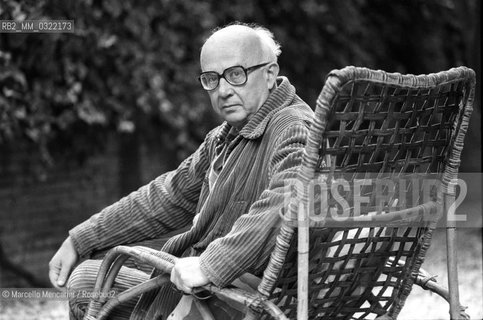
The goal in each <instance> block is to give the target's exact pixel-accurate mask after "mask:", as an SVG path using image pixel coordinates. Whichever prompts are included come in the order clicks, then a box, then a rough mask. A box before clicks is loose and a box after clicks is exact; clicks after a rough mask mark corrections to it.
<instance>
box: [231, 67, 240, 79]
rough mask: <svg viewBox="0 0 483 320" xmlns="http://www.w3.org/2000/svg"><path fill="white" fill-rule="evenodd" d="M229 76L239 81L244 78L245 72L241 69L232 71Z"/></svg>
mask: <svg viewBox="0 0 483 320" xmlns="http://www.w3.org/2000/svg"><path fill="white" fill-rule="evenodd" d="M228 76H229V77H230V78H231V79H239V78H241V77H243V70H240V69H234V70H230V73H229V74H228Z"/></svg>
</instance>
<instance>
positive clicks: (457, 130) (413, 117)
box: [259, 67, 475, 319]
mask: <svg viewBox="0 0 483 320" xmlns="http://www.w3.org/2000/svg"><path fill="white" fill-rule="evenodd" d="M474 81H475V75H474V72H473V71H472V70H471V69H468V68H465V67H460V68H454V69H451V70H449V71H445V72H440V73H437V74H430V75H421V76H414V75H401V74H397V73H392V74H391V73H386V72H383V71H373V70H369V69H366V68H356V67H347V68H344V69H342V70H335V71H332V72H331V73H330V74H329V76H328V78H327V81H326V84H325V86H324V89H323V90H322V92H321V94H320V96H319V99H318V101H317V109H316V116H315V119H314V123H313V125H312V127H311V132H310V136H309V141H308V144H307V146H306V154H305V157H304V159H303V163H302V168H301V170H300V174H299V179H300V180H301V181H302V182H303V183H302V185H307V184H308V183H309V182H310V181H311V180H312V179H315V178H316V177H322V179H323V180H324V181H328V182H329V183H330V182H331V181H334V179H337V178H338V177H342V176H343V177H344V178H345V179H347V178H348V177H350V178H349V179H350V180H354V179H362V178H367V177H368V176H369V174H371V176H372V177H373V176H374V174H377V175H378V177H380V178H381V179H387V180H391V181H398V180H400V179H403V178H405V177H407V175H409V174H411V175H425V174H428V173H438V174H440V175H442V178H441V180H442V187H443V191H444V192H443V195H441V194H439V196H438V197H435V198H432V199H431V200H432V201H431V204H430V206H432V204H433V203H434V206H435V207H438V206H441V205H442V204H443V201H444V199H443V197H444V196H445V195H446V194H447V193H448V182H449V181H450V180H451V179H453V178H456V176H457V172H458V167H459V162H460V160H459V158H460V153H461V150H462V147H463V139H464V135H465V133H466V130H467V126H468V122H469V117H470V115H471V111H472V100H473V95H474ZM404 187H405V189H404V190H403V191H404V192H405V193H409V194H412V193H413V189H414V188H415V187H416V185H413V184H411V183H409V184H408V185H405V186H404ZM299 191H300V193H299V194H303V196H302V199H301V203H302V204H307V203H308V201H312V200H309V195H308V194H307V191H306V190H299ZM362 192H363V194H365V195H367V196H369V198H370V201H369V203H367V204H366V205H364V206H362V207H361V213H362V214H368V213H371V212H377V213H381V212H384V211H387V210H388V209H389V208H391V207H392V206H394V205H397V201H398V196H397V195H398V193H396V194H395V195H394V196H392V197H391V198H390V199H389V200H388V201H387V203H384V204H383V205H381V204H380V203H377V202H376V198H375V196H374V195H375V190H374V188H373V187H371V186H368V187H367V188H365V189H363V191H362ZM418 195H419V193H417V192H416V193H414V197H415V198H416V199H411V201H413V202H414V203H417V204H421V203H422V200H423V199H419V197H418ZM345 196H346V198H347V200H348V202H349V204H350V206H351V208H352V206H353V203H352V202H351V201H350V199H352V196H353V194H352V193H351V192H348V193H347V194H346V195H345ZM331 201H332V202H331ZM319 205H320V204H319ZM328 205H329V207H330V206H335V203H334V199H330V198H329V199H328ZM291 210H293V211H296V210H298V209H297V206H294V207H292V208H291ZM351 215H353V212H352V213H351ZM291 216H292V217H296V216H297V214H296V213H295V212H292V214H291ZM415 219H416V220H417V219H420V217H418V216H416V217H415ZM418 221H419V225H418V227H414V225H411V224H408V225H407V226H404V225H387V224H386V225H385V226H383V225H382V224H381V223H377V219H376V220H375V222H376V223H375V224H374V226H367V225H365V226H364V227H360V228H353V227H352V228H327V227H324V224H323V223H319V224H318V225H316V226H315V227H313V228H311V229H310V233H309V234H310V248H309V257H310V262H309V318H310V319H351V318H352V319H362V318H364V319H365V318H371V317H372V318H374V317H376V316H381V315H384V314H386V315H388V316H389V317H392V318H393V319H395V318H396V317H397V315H398V313H399V311H400V309H401V308H402V306H403V305H404V301H405V299H406V297H407V295H408V294H409V292H410V290H411V287H412V285H413V280H412V277H411V276H415V275H416V274H417V273H418V270H419V267H420V265H421V263H422V262H423V260H424V256H425V253H426V250H427V248H428V247H429V244H430V240H431V232H432V229H433V228H434V223H435V221H424V222H423V221H422V220H418ZM413 222H414V220H413ZM295 225H296V224H294V223H290V222H289V223H287V224H286V225H284V226H283V228H282V232H281V233H280V235H279V237H278V239H277V244H276V249H275V251H274V253H273V254H272V259H271V261H270V263H269V266H268V268H267V270H266V272H265V274H264V278H263V280H262V283H261V284H260V286H259V292H260V294H261V295H262V296H264V297H267V298H270V299H273V301H275V302H276V303H277V304H278V305H279V306H280V308H281V309H282V310H284V311H285V314H286V315H287V316H288V317H289V318H292V319H295V318H296V307H297V252H296V245H295V243H296V238H297V237H296V236H295V234H296V233H297V232H296V230H295ZM299 230H301V229H299ZM401 262H404V263H402V264H401Z"/></svg>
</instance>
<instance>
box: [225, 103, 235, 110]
mask: <svg viewBox="0 0 483 320" xmlns="http://www.w3.org/2000/svg"><path fill="white" fill-rule="evenodd" d="M236 106H238V104H237V103H234V104H225V105H224V106H222V107H221V108H222V109H230V108H233V107H236Z"/></svg>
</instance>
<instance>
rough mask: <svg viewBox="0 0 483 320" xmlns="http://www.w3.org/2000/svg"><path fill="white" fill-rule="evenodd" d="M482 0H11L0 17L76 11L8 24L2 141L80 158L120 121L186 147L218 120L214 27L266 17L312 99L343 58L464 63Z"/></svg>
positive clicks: (391, 67)
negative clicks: (19, 30) (210, 82)
mask: <svg viewBox="0 0 483 320" xmlns="http://www.w3.org/2000/svg"><path fill="white" fill-rule="evenodd" d="M476 1H478V0H427V1H422V0H394V1H384V0H371V1H369V0H353V1H336V0H326V1H316V0H302V1H291V0H283V1H275V0H266V1H256V0H245V1H241V0H239V1H230V2H226V1H215V0H204V1H196V0H176V1H175V0H160V1H148V0H140V1H116V0H97V1H96V0H83V1H58V0H41V1H20V0H6V1H4V2H3V3H4V5H2V7H1V8H0V20H8V19H14V20H18V21H21V20H25V19H56V18H58V19H73V20H75V29H76V32H75V34H5V33H4V34H0V145H1V144H5V143H8V142H12V141H21V140H25V141H30V142H31V143H33V144H34V145H36V146H38V147H39V150H41V152H42V155H43V159H44V160H48V161H51V160H52V159H51V156H52V155H54V157H55V156H56V155H58V154H60V153H62V152H64V153H71V154H74V155H75V156H76V157H78V158H83V157H85V156H87V155H89V154H91V153H92V151H94V150H98V149H99V150H101V149H102V147H103V145H104V144H105V142H106V141H107V140H106V137H107V136H108V135H109V134H112V133H113V132H114V133H120V132H124V133H130V132H131V133H132V132H137V133H139V134H142V135H143V136H144V137H155V139H157V141H161V142H162V143H171V144H173V145H174V146H175V148H174V149H175V150H177V153H176V154H175V156H176V157H177V158H178V159H180V158H182V157H184V156H186V154H187V153H188V152H190V151H192V150H193V149H194V147H195V146H196V145H197V144H199V142H200V141H201V139H202V137H203V136H204V134H205V133H206V132H207V130H208V129H209V128H210V127H213V126H214V124H215V122H216V121H217V120H216V119H214V117H213V115H212V111H211V107H210V105H209V101H208V99H207V97H206V94H205V93H204V92H203V91H202V90H201V89H200V88H199V84H198V83H197V80H196V75H197V74H198V72H199V65H198V56H199V48H200V47H201V45H202V43H203V41H204V38H205V37H206V36H207V35H208V34H209V32H210V30H212V29H213V28H214V27H216V26H218V25H223V24H226V23H229V22H231V21H233V20H240V21H245V22H257V23H260V24H262V25H265V26H267V27H269V28H270V29H271V30H272V31H273V32H274V33H275V36H276V38H277V39H278V40H279V41H280V42H281V43H282V45H283V54H282V56H281V58H280V65H281V68H282V74H284V75H287V76H288V77H289V78H290V79H291V81H292V82H293V83H294V84H295V86H296V87H297V89H298V91H299V94H300V95H301V96H302V97H303V98H305V99H306V101H307V102H309V104H313V102H314V101H315V98H316V96H317V94H318V92H319V90H320V88H321V85H322V83H323V80H324V78H325V76H326V74H327V73H328V72H329V71H330V70H331V69H335V68H341V67H344V66H346V65H360V66H367V67H371V68H381V69H386V70H388V71H399V72H411V73H426V72H434V71H439V70H442V69H445V68H448V67H450V66H453V65H459V64H468V61H467V60H468V57H470V56H471V55H470V54H469V53H468V52H470V50H471V48H470V47H469V46H468V41H470V40H471V37H470V38H469V39H470V40H465V39H468V36H465V35H467V34H468V32H470V31H471V30H475V28H476V26H475V24H474V23H473V22H472V21H473V20H474V19H472V18H471V14H473V12H474V11H475V6H476Z"/></svg>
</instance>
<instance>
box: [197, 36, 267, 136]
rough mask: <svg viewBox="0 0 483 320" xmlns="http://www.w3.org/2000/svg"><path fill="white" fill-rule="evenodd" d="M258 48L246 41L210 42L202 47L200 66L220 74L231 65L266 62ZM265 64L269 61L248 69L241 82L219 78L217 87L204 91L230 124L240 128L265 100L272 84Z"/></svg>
mask: <svg viewBox="0 0 483 320" xmlns="http://www.w3.org/2000/svg"><path fill="white" fill-rule="evenodd" d="M255 46H256V44H255ZM260 52H261V50H259V49H258V48H256V47H255V48H253V46H251V45H250V43H249V42H247V41H245V42H243V41H228V42H225V43H223V42H222V43H220V42H216V43H210V44H207V45H206V46H205V48H203V51H202V55H201V70H202V71H203V72H206V71H215V72H217V73H219V74H222V73H223V71H225V70H226V69H227V68H230V67H233V66H242V67H244V68H249V67H252V66H254V65H258V64H261V63H265V62H269V61H262V59H263V55H262V54H260ZM268 67H269V65H267V66H265V67H262V68H258V69H255V70H253V71H251V72H249V73H248V76H247V82H246V83H245V84H243V85H241V86H236V85H231V84H229V83H228V82H227V81H226V80H225V79H224V78H220V81H219V84H218V87H216V88H215V89H213V90H211V91H207V92H208V95H209V96H210V100H211V105H212V106H213V109H214V110H215V112H216V113H218V114H219V115H220V116H221V117H222V118H223V119H224V120H226V121H227V122H228V123H229V124H231V125H232V126H234V127H236V128H238V129H241V128H242V127H243V125H245V124H246V123H247V122H248V120H249V119H250V117H251V116H252V115H253V114H255V113H256V112H257V110H258V109H259V108H260V107H261V106H262V104H263V103H264V102H265V100H267V97H268V95H269V88H270V86H271V84H270V83H271V81H269V80H268V79H269V76H268V75H267V70H266V69H267V68H268Z"/></svg>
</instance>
